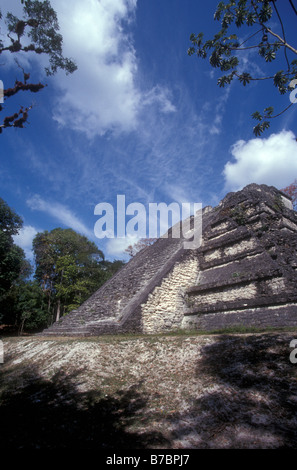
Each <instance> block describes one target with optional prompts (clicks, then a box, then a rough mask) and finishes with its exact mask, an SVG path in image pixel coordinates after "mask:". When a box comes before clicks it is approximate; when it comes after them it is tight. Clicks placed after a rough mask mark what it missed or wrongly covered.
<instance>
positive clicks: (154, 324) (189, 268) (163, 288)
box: [141, 250, 199, 333]
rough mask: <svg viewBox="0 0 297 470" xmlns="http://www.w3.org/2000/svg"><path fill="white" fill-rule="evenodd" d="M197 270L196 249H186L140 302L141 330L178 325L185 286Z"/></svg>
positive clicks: (193, 278)
mask: <svg viewBox="0 0 297 470" xmlns="http://www.w3.org/2000/svg"><path fill="white" fill-rule="evenodd" d="M198 272H199V267H198V256H197V252H196V251H194V250H193V251H192V250H187V255H186V256H184V257H183V259H182V260H180V261H178V262H177V263H176V264H175V266H174V267H173V269H172V271H171V272H170V273H169V274H168V276H166V277H165V278H164V279H163V280H162V283H161V285H160V286H157V287H155V289H154V290H153V291H152V292H151V293H150V294H149V295H148V299H147V301H146V302H145V303H144V304H142V305H141V318H142V331H143V332H144V333H156V332H161V331H168V330H169V331H170V330H175V329H179V328H181V324H182V320H183V316H184V293H185V289H186V288H188V287H190V286H191V285H193V284H195V282H196V280H197V277H198Z"/></svg>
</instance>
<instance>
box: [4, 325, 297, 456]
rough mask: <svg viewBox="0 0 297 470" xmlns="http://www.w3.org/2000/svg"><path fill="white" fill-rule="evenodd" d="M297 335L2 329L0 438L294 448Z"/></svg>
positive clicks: (75, 444)
mask: <svg viewBox="0 0 297 470" xmlns="http://www.w3.org/2000/svg"><path fill="white" fill-rule="evenodd" d="M295 338H296V339H297V331H296V330H295V331H294V330H286V331H274V330H272V331H265V332H264V331H259V330H257V331H255V330H250V331H249V332H247V331H246V330H240V331H238V330H232V331H222V332H216V334H211V332H209V333H207V334H197V333H193V332H187V333H185V332H176V333H174V334H173V333H172V334H168V335H153V336H142V335H137V336H135V335H120V336H102V337H100V338H94V337H92V338H43V337H37V336H28V337H6V338H3V343H4V363H3V364H0V379H1V380H0V415H1V428H2V429H5V433H3V436H1V440H0V447H2V448H6V449H7V448H19V447H20V448H48V449H52V448H72V449H78V448H82V449H84V448H86V449H100V448H101V449H106V448H114V449H120V448H123V449H131V448H134V449H135V448H139V449H141V448H147V449H150V448H155V449H156V448H158V449H186V448H196V449H200V448H227V449H228V448H232V449H237V448H265V449H267V448H296V447H297V387H296V386H297V364H294V363H292V362H291V361H290V353H291V352H292V348H291V347H290V342H291V340H292V339H295Z"/></svg>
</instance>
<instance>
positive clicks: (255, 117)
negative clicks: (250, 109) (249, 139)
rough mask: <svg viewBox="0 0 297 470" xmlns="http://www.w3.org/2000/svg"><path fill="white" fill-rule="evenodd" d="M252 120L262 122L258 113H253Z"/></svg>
mask: <svg viewBox="0 0 297 470" xmlns="http://www.w3.org/2000/svg"><path fill="white" fill-rule="evenodd" d="M252 118H253V119H257V120H258V121H262V119H263V118H262V116H261V114H260V113H259V111H256V112H255V113H253V114H252Z"/></svg>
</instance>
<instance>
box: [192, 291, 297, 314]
mask: <svg viewBox="0 0 297 470" xmlns="http://www.w3.org/2000/svg"><path fill="white" fill-rule="evenodd" d="M294 303H297V294H296V293H291V294H290V293H288V292H286V293H281V294H273V295H270V296H268V295H263V297H261V296H257V297H256V298H248V297H247V298H244V297H241V298H239V299H235V300H229V301H217V302H214V303H213V304H206V303H205V304H201V305H196V306H193V307H188V308H185V309H184V315H185V316H191V315H207V314H209V313H216V312H226V313H227V312H229V311H232V310H236V311H242V310H249V309H256V308H263V307H273V306H281V305H286V304H294Z"/></svg>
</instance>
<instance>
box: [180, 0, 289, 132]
mask: <svg viewBox="0 0 297 470" xmlns="http://www.w3.org/2000/svg"><path fill="white" fill-rule="evenodd" d="M287 1H288V4H289V6H290V8H291V12H292V15H293V16H294V17H295V16H296V20H297V9H296V7H295V5H294V4H293V1H292V0H287ZM282 3H284V1H282ZM280 7H281V5H280V2H277V1H276V0H230V1H228V2H223V1H220V2H219V4H218V6H217V9H216V11H215V13H214V20H215V21H218V22H220V29H219V30H218V32H217V33H216V34H215V35H214V37H213V38H211V39H208V40H204V33H203V32H200V33H199V34H191V36H190V41H191V43H192V45H191V47H190V48H189V49H188V54H189V55H190V56H191V55H193V54H196V56H197V57H199V58H202V59H206V58H207V57H208V58H209V63H210V65H211V67H213V68H215V69H219V70H220V71H221V72H223V75H222V76H221V77H220V78H219V79H218V81H217V84H218V86H219V87H225V86H226V85H230V83H232V81H233V80H234V79H237V80H238V81H239V82H240V83H241V84H242V85H243V86H246V85H248V84H249V83H250V82H252V81H258V80H269V81H271V82H272V83H273V85H274V86H275V87H276V89H277V90H278V92H279V93H280V94H281V95H283V94H286V93H290V94H291V93H292V91H293V89H294V88H295V85H296V84H297V80H296V79H297V45H294V44H291V43H289V42H288V41H287V35H286V30H285V22H284V19H283V18H282V15H281V13H280ZM296 25H297V24H296ZM238 30H240V33H241V34H242V37H243V38H244V39H240V38H239V32H238ZM247 50H254V51H256V52H257V53H258V56H259V57H260V58H261V59H263V61H264V63H265V64H266V69H267V71H268V73H267V75H265V76H262V75H261V76H257V75H256V74H255V73H254V72H253V70H252V68H251V67H250V66H249V64H245V63H244V62H243V61H242V60H241V55H242V54H243V53H244V51H247ZM277 58H278V59H279V60H276V59H277ZM280 61H282V64H280ZM274 62H275V67H274V70H273V72H271V71H270V68H269V70H268V67H267V65H268V64H269V63H274ZM295 80H296V81H295ZM293 94H294V92H293ZM294 102H295V99H292V100H291V101H290V102H289V103H290V104H288V105H287V106H285V108H284V109H282V110H281V111H279V112H277V113H275V112H274V107H273V106H267V107H266V108H265V109H264V111H263V112H259V111H255V112H254V113H253V114H252V117H253V119H255V120H256V121H257V122H258V123H257V124H256V125H255V126H254V128H253V132H254V134H255V135H256V136H259V135H261V133H262V132H263V131H264V130H265V129H267V128H269V126H270V120H271V119H273V118H276V117H278V116H280V115H281V114H283V113H284V112H285V111H287V110H288V109H289V108H290V107H291V106H292V104H293V103H294Z"/></svg>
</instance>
